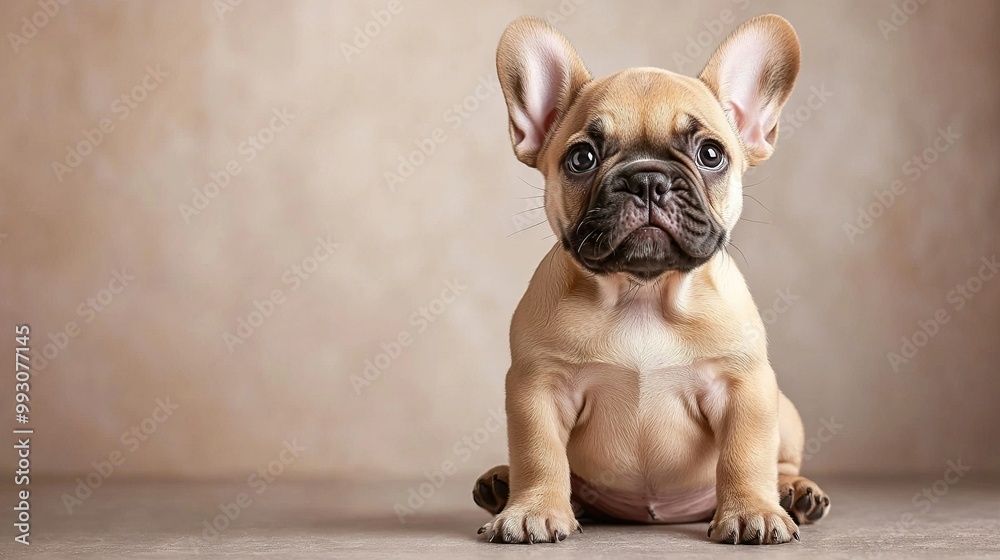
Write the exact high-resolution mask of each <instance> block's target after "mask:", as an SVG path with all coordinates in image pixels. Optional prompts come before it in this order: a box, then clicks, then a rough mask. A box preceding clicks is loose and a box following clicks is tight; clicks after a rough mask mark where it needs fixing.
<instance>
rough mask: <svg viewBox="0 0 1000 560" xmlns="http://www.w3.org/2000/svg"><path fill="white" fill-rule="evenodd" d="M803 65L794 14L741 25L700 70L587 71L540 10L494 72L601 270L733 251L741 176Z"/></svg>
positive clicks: (528, 153) (765, 147) (564, 231)
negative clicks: (597, 74) (729, 247)
mask: <svg viewBox="0 0 1000 560" xmlns="http://www.w3.org/2000/svg"><path fill="white" fill-rule="evenodd" d="M798 70H799V43H798V39H797V37H796V35H795V31H794V30H793V29H792V27H791V25H790V24H789V23H788V22H787V21H785V20H784V19H782V18H780V17H778V16H774V15H767V16H760V17H756V18H754V19H752V20H750V21H748V22H746V23H744V24H743V25H741V26H740V27H739V28H738V29H737V30H736V31H734V32H733V34H732V35H730V36H729V37H728V38H727V39H726V40H725V41H724V42H723V43H722V45H721V46H720V47H719V48H718V50H717V51H716V52H715V54H713V55H712V58H711V59H710V60H709V62H708V65H707V66H705V69H704V70H703V71H702V73H701V75H700V76H699V77H698V78H690V77H687V76H681V75H678V74H674V73H672V72H668V71H665V70H660V69H657V68H632V69H629V70H625V71H623V72H619V73H617V74H613V75H611V76H608V77H606V78H600V79H594V78H592V77H591V76H590V74H589V72H588V71H587V69H586V67H584V65H583V62H582V61H581V60H580V57H579V55H578V54H577V53H576V50H575V49H574V48H573V46H572V45H570V43H569V42H568V41H567V40H566V38H565V37H563V36H562V35H561V34H560V33H559V32H558V31H556V30H555V29H553V28H552V27H550V26H549V25H548V24H546V23H545V22H543V21H541V20H538V19H534V18H522V19H518V20H516V21H514V22H513V23H511V24H510V26H509V27H508V28H507V30H506V31H505V32H504V34H503V37H502V38H501V40H500V46H499V48H498V50H497V71H498V73H499V76H500V84H501V86H502V88H503V92H504V98H505V99H506V101H507V109H508V112H509V116H510V137H511V141H512V143H513V144H514V153H515V154H516V155H517V158H518V159H519V160H521V161H522V162H524V163H525V164H527V165H530V166H532V167H536V168H538V170H539V171H541V172H542V174H543V175H544V176H545V184H546V189H545V190H546V192H545V211H546V215H547V217H548V220H549V223H550V225H551V226H552V228H553V231H555V233H556V235H558V236H559V237H560V239H561V240H562V244H563V246H564V247H565V249H566V250H567V251H568V252H569V253H570V254H571V255H572V256H573V257H574V259H575V260H576V261H577V262H578V263H579V264H580V265H581V266H582V267H583V268H584V269H586V270H588V271H590V272H593V273H596V274H617V273H625V274H628V275H630V276H631V277H634V278H636V279H639V280H643V281H646V280H650V279H653V278H656V277H657V276H659V275H661V274H663V273H664V272H667V271H671V270H677V271H688V270H691V269H693V268H695V267H697V266H699V265H701V264H703V263H704V262H706V261H708V260H709V259H710V258H711V257H712V256H713V255H714V254H715V253H716V252H718V251H720V250H722V248H723V246H724V245H725V243H726V242H727V241H728V240H729V235H730V232H731V231H732V228H733V227H734V226H735V225H736V221H737V220H738V219H739V215H740V211H741V210H742V207H743V196H742V189H743V185H742V176H743V173H744V172H745V171H746V169H747V168H748V167H750V166H753V165H757V164H758V163H760V162H762V161H764V160H766V159H767V158H768V157H769V156H770V155H771V152H772V151H773V149H774V143H775V140H776V139H777V136H778V118H779V116H780V111H781V107H782V106H783V105H784V103H785V101H786V100H787V99H788V96H789V95H790V94H791V91H792V86H793V84H794V82H795V77H796V75H797V74H798Z"/></svg>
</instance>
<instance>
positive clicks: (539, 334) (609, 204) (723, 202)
mask: <svg viewBox="0 0 1000 560" xmlns="http://www.w3.org/2000/svg"><path fill="white" fill-rule="evenodd" d="M497 69H498V72H499V75H500V83H501V85H502V87H503V92H504V97H505V98H506V101H507V108H508V110H509V114H510V136H511V140H512V142H513V144H514V153H515V154H516V155H517V158H518V159H519V160H521V161H522V162H524V163H525V164H527V165H530V166H532V167H536V168H537V169H538V170H539V171H540V172H541V173H542V174H543V175H544V176H545V185H546V188H545V211H546V215H547V217H548V221H549V224H550V225H551V226H552V229H553V231H554V232H555V233H556V235H557V236H558V238H559V239H560V243H558V244H557V245H556V246H555V247H553V248H552V250H551V251H550V252H549V254H548V255H547V256H546V257H545V258H544V259H543V261H542V263H541V264H540V265H539V267H538V269H537V271H536V272H535V274H534V277H533V278H532V279H531V283H530V285H529V286H528V291H527V293H526V294H525V295H524V298H523V299H522V300H521V303H520V305H519V306H518V308H517V311H516V312H515V313H514V319H513V324H512V325H511V331H510V345H511V358H512V360H511V362H512V363H511V368H510V371H509V372H508V374H507V384H506V408H507V418H508V439H509V444H510V467H509V469H508V468H507V467H506V466H501V467H496V468H494V469H492V470H490V471H489V472H487V473H486V474H485V475H483V477H481V478H480V480H479V481H478V482H477V484H476V487H475V489H474V490H473V495H474V498H475V500H476V503H478V504H479V505H480V506H482V507H483V508H484V509H486V510H488V511H490V512H491V513H494V514H497V515H496V518H495V519H493V521H491V522H489V523H487V524H486V525H484V526H483V527H482V528H481V529H480V533H485V534H486V535H487V537H488V539H489V540H490V541H491V542H528V543H531V542H539V541H556V540H562V539H563V538H565V537H566V535H568V534H569V533H570V532H572V531H576V530H579V528H580V527H579V525H578V523H577V518H578V517H582V516H588V517H598V518H612V519H621V520H630V521H640V522H660V523H670V522H692V521H702V520H709V519H711V520H712V521H711V524H710V525H709V530H708V533H709V536H710V537H714V538H715V539H717V540H719V541H722V542H732V543H752V544H762V543H784V542H788V541H789V540H791V539H793V538H795V539H798V532H797V531H798V528H797V525H796V523H809V522H812V521H816V520H818V519H820V518H822V517H823V516H825V515H826V514H827V513H828V512H829V510H830V501H829V498H828V497H827V496H826V495H825V494H824V493H823V492H822V491H821V490H820V488H819V487H818V486H817V485H816V484H815V483H813V482H811V481H810V480H808V479H806V478H803V477H801V476H799V466H800V463H801V458H802V443H803V436H802V422H801V420H800V419H799V415H798V413H797V412H796V410H795V407H794V406H793V405H792V403H791V402H790V401H789V400H788V399H787V398H786V397H785V396H784V395H782V393H781V392H780V391H779V390H778V386H777V383H776V381H775V375H774V371H773V370H772V369H771V366H770V364H769V363H768V358H767V346H766V341H765V334H764V326H763V323H762V322H761V319H760V315H759V314H758V312H757V308H756V306H755V305H754V302H753V300H752V298H751V296H750V292H749V290H748V289H747V286H746V283H745V281H744V280H743V277H742V275H741V274H740V272H739V270H737V268H736V265H735V263H734V262H733V261H732V259H731V258H730V257H729V256H728V255H727V253H726V252H725V245H726V243H727V242H728V241H729V238H730V232H731V231H732V229H733V226H735V225H736V222H737V220H738V219H739V216H740V212H741V210H742V206H743V195H742V176H743V173H744V172H745V171H746V170H747V168H748V167H750V166H753V165H756V164H758V163H760V162H762V161H764V160H766V159H767V158H768V157H769V156H770V155H771V152H772V150H773V147H774V143H775V140H776V138H777V134H778V118H779V115H780V111H781V108H782V106H783V105H784V103H785V101H786V100H787V99H788V96H789V94H790V93H791V91H792V86H793V84H794V82H795V77H796V75H797V74H798V69H799V43H798V39H797V37H796V35H795V32H794V30H793V29H792V27H791V26H790V25H789V23H788V22H787V21H785V20H784V19H782V18H780V17H778V16H774V15H768V16H761V17H757V18H754V19H752V20H750V21H748V22H746V23H744V24H743V25H742V26H740V28H739V29H737V30H736V31H735V32H733V34H732V35H731V36H730V37H729V38H727V39H726V40H725V41H724V42H723V43H722V45H721V46H720V47H719V49H718V50H717V51H716V52H715V54H714V55H713V56H712V58H711V60H710V61H709V63H708V65H707V66H706V67H705V69H704V71H702V73H701V75H700V76H699V77H698V78H697V79H696V78H689V77H686V76H680V75H677V74H674V73H671V72H667V71H664V70H660V69H657V68H633V69H629V70H625V71H623V72H619V73H617V74H614V75H612V76H609V77H606V78H600V79H594V78H592V77H591V76H590V74H589V73H588V72H587V69H586V68H585V67H584V65H583V62H582V61H581V60H580V58H579V56H578V55H577V53H576V51H575V50H574V49H573V47H572V46H571V45H570V44H569V42H568V41H567V40H566V39H565V38H564V37H563V36H562V35H560V34H559V33H558V32H557V31H556V30H554V29H553V28H551V27H550V26H549V25H547V24H545V23H544V22H542V21H540V20H538V19H533V18H522V19H519V20H517V21H515V22H513V23H512V24H511V25H510V26H509V27H508V28H507V30H506V32H505V33H504V35H503V38H502V39H501V40H500V46H499V49H498V51H497ZM789 514H791V515H793V516H795V518H796V519H795V520H794V521H793V519H792V517H790V515H789Z"/></svg>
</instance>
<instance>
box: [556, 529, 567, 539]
mask: <svg viewBox="0 0 1000 560" xmlns="http://www.w3.org/2000/svg"><path fill="white" fill-rule="evenodd" d="M556 538H557V539H559V541H564V540H566V533H563V532H562V531H556Z"/></svg>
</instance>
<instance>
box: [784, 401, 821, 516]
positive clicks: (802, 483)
mask: <svg viewBox="0 0 1000 560" xmlns="http://www.w3.org/2000/svg"><path fill="white" fill-rule="evenodd" d="M778 432H779V434H780V438H781V443H780V444H779V446H778V498H779V500H781V507H783V508H784V509H785V511H787V512H788V514H789V515H791V516H792V519H794V520H795V522H796V523H798V524H799V525H803V524H808V523H815V522H817V521H819V520H820V519H823V518H824V517H826V515H827V514H828V513H830V497H829V496H827V495H826V493H825V492H823V490H822V489H821V488H820V487H819V485H818V484H816V483H815V482H813V481H811V480H809V479H808V478H806V477H804V476H800V475H799V469H800V467H801V466H802V447H803V442H804V436H803V433H802V419H801V418H800V417H799V413H798V411H797V410H795V405H793V404H792V401H790V400H788V397H786V396H785V395H784V393H780V394H779V399H778Z"/></svg>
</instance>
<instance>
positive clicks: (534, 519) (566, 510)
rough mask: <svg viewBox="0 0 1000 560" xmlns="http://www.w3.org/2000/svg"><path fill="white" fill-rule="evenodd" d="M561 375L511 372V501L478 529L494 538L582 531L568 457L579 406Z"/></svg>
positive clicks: (541, 538) (557, 536) (529, 539)
mask: <svg viewBox="0 0 1000 560" xmlns="http://www.w3.org/2000/svg"><path fill="white" fill-rule="evenodd" d="M559 379H560V376H559V374H556V373H554V372H552V371H541V370H534V368H531V369H529V368H521V367H517V366H513V367H511V370H510V372H508V373H507V397H506V403H507V440H508V445H509V448H510V500H509V501H508V503H507V507H506V508H505V509H504V510H503V511H502V512H500V514H499V515H497V516H496V517H495V518H494V519H493V521H491V522H489V523H487V524H486V525H483V526H482V527H481V528H480V529H479V532H480V533H487V535H488V539H489V541H490V542H507V543H523V542H526V543H534V542H545V541H548V542H556V541H561V540H563V539H565V538H566V536H567V535H568V534H569V533H570V532H571V531H575V530H580V531H581V532H582V530H581V529H580V525H579V524H578V523H577V521H576V517H575V516H574V514H573V507H572V505H571V504H570V474H569V460H568V459H567V457H566V443H567V442H568V441H569V433H570V431H571V430H572V429H573V422H574V421H575V419H576V407H575V405H574V404H573V399H571V398H569V395H568V394H564V393H563V392H562V391H563V390H562V389H561V388H560V387H561V386H562V383H560V382H559Z"/></svg>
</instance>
